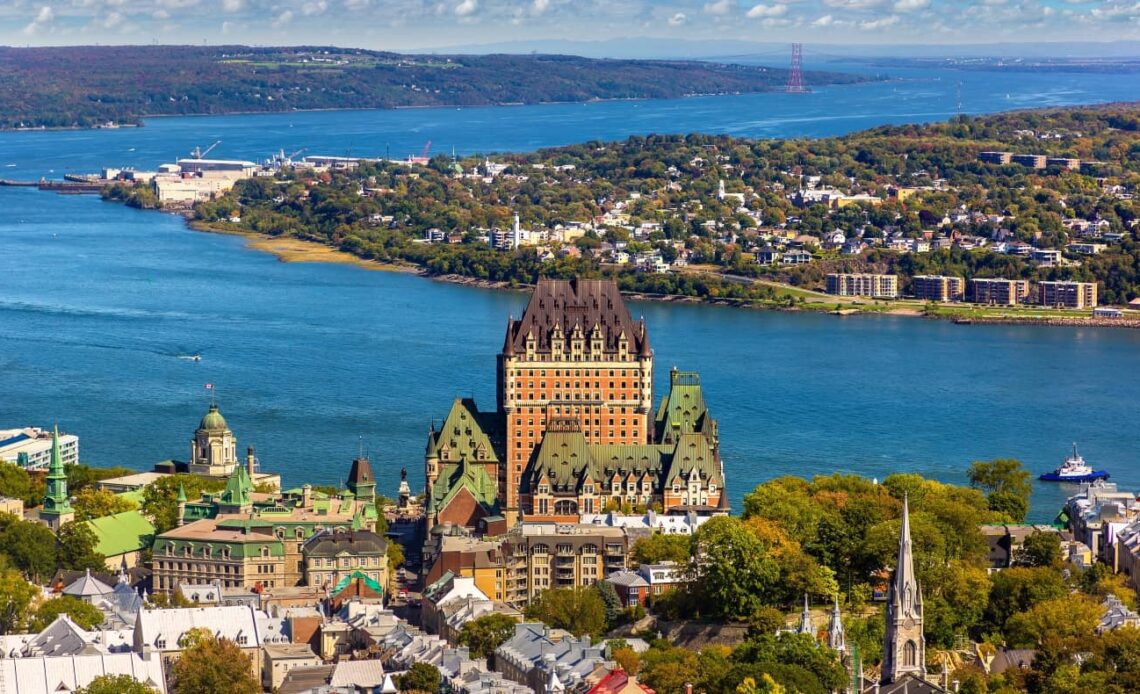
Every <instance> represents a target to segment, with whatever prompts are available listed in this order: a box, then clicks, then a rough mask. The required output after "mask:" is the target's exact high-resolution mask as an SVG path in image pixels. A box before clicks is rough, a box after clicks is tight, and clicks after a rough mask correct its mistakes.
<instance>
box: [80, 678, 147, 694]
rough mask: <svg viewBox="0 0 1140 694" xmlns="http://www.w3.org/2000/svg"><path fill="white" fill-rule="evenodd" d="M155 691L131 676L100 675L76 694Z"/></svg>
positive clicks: (134, 693) (142, 693)
mask: <svg viewBox="0 0 1140 694" xmlns="http://www.w3.org/2000/svg"><path fill="white" fill-rule="evenodd" d="M155 691H156V690H155V689H153V688H151V687H148V686H146V685H145V684H143V683H142V682H139V681H138V680H136V679H135V678H134V677H131V676H130V675H99V676H98V677H96V678H95V679H93V680H91V681H90V682H89V683H88V684H87V686H86V687H80V688H79V689H76V690H75V694H154V693H155Z"/></svg>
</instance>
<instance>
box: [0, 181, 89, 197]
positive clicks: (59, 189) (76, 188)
mask: <svg viewBox="0 0 1140 694" xmlns="http://www.w3.org/2000/svg"><path fill="white" fill-rule="evenodd" d="M108 183H109V181H86V182H82V183H81V182H78V181H49V180H47V179H41V180H39V181H15V180H12V179H10V178H0V186H7V187H9V188H39V189H40V190H50V191H54V192H56V193H64V194H98V193H100V192H102V191H103V186H105V185H107V184H108Z"/></svg>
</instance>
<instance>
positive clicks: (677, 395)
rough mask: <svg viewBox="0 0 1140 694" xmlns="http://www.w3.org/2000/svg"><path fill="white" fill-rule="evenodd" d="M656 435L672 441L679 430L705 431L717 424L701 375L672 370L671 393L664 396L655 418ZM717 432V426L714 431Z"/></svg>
mask: <svg viewBox="0 0 1140 694" xmlns="http://www.w3.org/2000/svg"><path fill="white" fill-rule="evenodd" d="M654 427H655V431H656V439H657V441H659V442H663V443H664V442H672V441H673V440H675V437H676V436H677V435H679V434H689V433H693V432H705V431H707V430H708V429H710V428H713V427H715V423H714V422H713V421H712V419H711V418H710V417H709V413H708V408H707V407H706V406H705V396H704V392H703V391H702V390H701V377H700V376H699V375H697V374H695V373H692V372H688V371H675V370H674V371H671V372H669V394H668V395H667V396H666V397H665V398H664V399H662V400H661V405H660V406H659V407H658V408H657V417H656V419H655V422H654ZM710 433H711V434H712V435H713V436H716V432H715V429H714V430H713V431H711V432H710Z"/></svg>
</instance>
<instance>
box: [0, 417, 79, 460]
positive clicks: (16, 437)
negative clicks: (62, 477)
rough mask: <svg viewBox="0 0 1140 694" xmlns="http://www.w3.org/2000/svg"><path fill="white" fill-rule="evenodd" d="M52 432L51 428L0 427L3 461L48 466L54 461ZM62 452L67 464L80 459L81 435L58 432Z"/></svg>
mask: <svg viewBox="0 0 1140 694" xmlns="http://www.w3.org/2000/svg"><path fill="white" fill-rule="evenodd" d="M51 436H52V433H51V431H50V430H48V429H40V428H39V427H24V428H23V429H0V461H3V462H6V463H12V464H13V465H18V466H20V467H22V468H24V469H25V470H46V469H47V467H48V465H49V464H50V463H51ZM59 454H60V459H61V460H62V461H63V464H64V465H73V464H75V463H78V462H79V437H78V436H76V435H75V434H60V435H59Z"/></svg>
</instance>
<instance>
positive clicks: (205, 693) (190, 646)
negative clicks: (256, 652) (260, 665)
mask: <svg viewBox="0 0 1140 694" xmlns="http://www.w3.org/2000/svg"><path fill="white" fill-rule="evenodd" d="M179 645H180V646H182V655H181V657H179V659H178V660H177V661H175V663H174V664H173V665H172V666H171V667H170V675H169V677H170V684H171V688H172V689H173V690H174V691H176V692H194V693H195V694H260V692H261V684H260V683H259V682H258V681H257V679H256V678H254V676H253V674H252V669H251V668H252V660H251V659H250V657H249V656H248V655H246V654H245V653H243V652H242V650H241V648H240V647H239V646H238V645H237V644H236V643H234V642H233V641H230V640H228V639H219V638H217V637H215V636H214V635H213V634H212V633H211V632H209V631H208V630H206V629H191V630H190V631H189V632H187V633H186V635H185V636H183V638H182V642H181V643H180V644H179Z"/></svg>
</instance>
